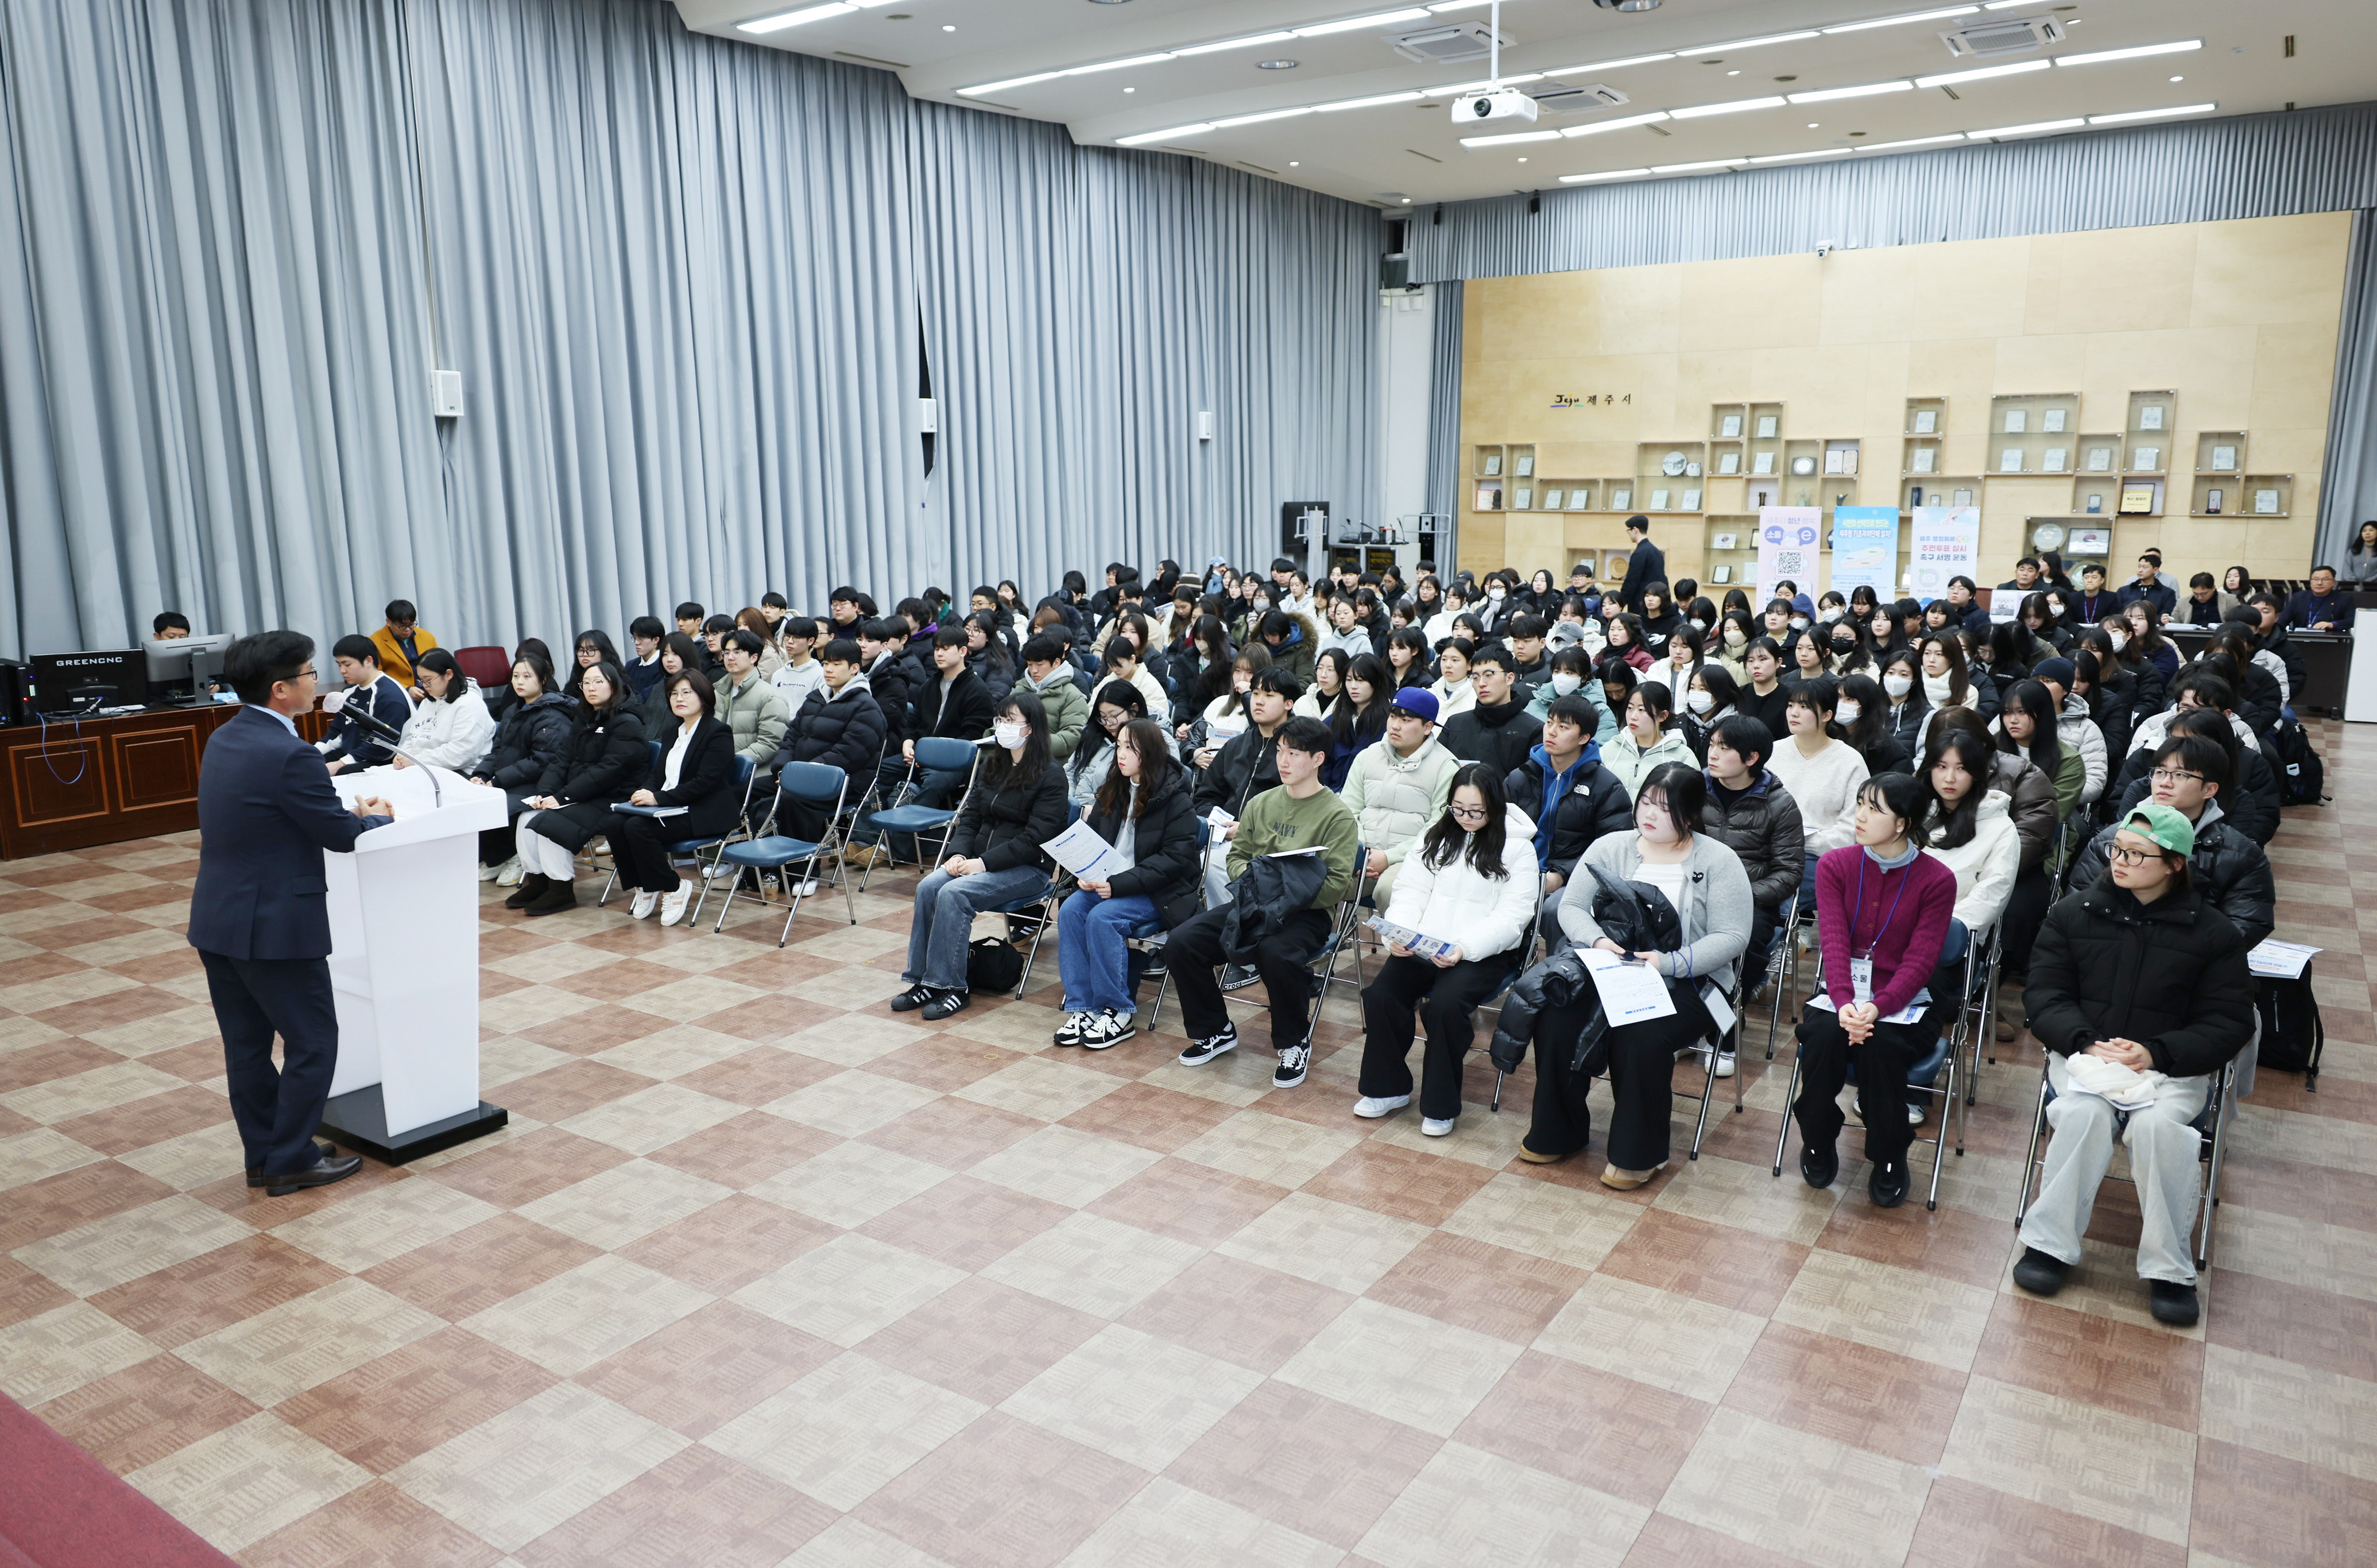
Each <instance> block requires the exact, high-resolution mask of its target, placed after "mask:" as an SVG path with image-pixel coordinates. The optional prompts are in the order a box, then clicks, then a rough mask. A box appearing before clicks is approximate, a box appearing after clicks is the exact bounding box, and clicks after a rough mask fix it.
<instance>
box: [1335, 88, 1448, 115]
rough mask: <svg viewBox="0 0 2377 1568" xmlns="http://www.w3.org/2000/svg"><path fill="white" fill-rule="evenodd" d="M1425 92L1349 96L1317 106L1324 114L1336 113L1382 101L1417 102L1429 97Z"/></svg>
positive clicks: (1373, 106) (1376, 104)
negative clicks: (1339, 100) (1368, 96)
mask: <svg viewBox="0 0 2377 1568" xmlns="http://www.w3.org/2000/svg"><path fill="white" fill-rule="evenodd" d="M1425 97H1427V94H1426V93H1424V92H1416V91H1415V92H1382V93H1380V94H1379V95H1378V96H1377V97H1375V98H1348V99H1344V100H1342V101H1341V102H1335V103H1322V104H1319V105H1317V106H1316V107H1318V108H1319V109H1320V112H1321V113H1322V114H1336V113H1337V112H1338V111H1339V110H1342V109H1376V108H1377V107H1379V106H1380V104H1382V103H1416V102H1419V101H1420V100H1421V99H1423V98H1425Z"/></svg>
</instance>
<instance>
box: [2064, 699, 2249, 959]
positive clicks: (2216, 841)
mask: <svg viewBox="0 0 2377 1568" xmlns="http://www.w3.org/2000/svg"><path fill="white" fill-rule="evenodd" d="M2155 766H2156V768H2157V769H2160V770H2162V771H2163V772H2166V773H2167V774H2168V775H2169V776H2168V777H2166V778H2164V779H2158V780H2156V781H2155V783H2154V785H2153V796H2152V798H2153V800H2154V801H2155V802H2156V803H2159V804H2162V805H2166V806H2170V807H2174V808H2177V809H2178V810H2179V811H2180V814H2182V815H2183V816H2186V817H2188V818H2190V819H2191V820H2193V822H2194V824H2195V844H2194V849H2193V851H2192V854H2191V856H2190V857H2189V858H2190V862H2191V865H2192V880H2193V881H2194V884H2195V887H2196V890H2197V891H2198V892H2201V893H2202V894H2203V895H2204V902H2205V903H2207V904H2211V905H2212V906H2213V907H2214V908H2215V909H2217V910H2219V911H2220V913H2221V914H2223V915H2225V916H2228V921H2229V924H2231V925H2233V926H2235V927H2236V928H2237V929H2238V931H2239V932H2240V934H2241V935H2242V936H2243V937H2244V939H2245V945H2246V946H2247V947H2252V946H2253V945H2254V944H2256V943H2258V942H2260V941H2261V940H2262V939H2264V937H2267V936H2268V935H2269V934H2270V932H2271V931H2272V930H2273V929H2274V928H2275V927H2276V924H2277V903H2278V890H2277V883H2276V880H2275V879H2274V878H2273V877H2272V876H2271V874H2270V857H2269V856H2267V855H2265V854H2264V853H2263V850H2262V846H2261V845H2260V844H2255V843H2254V842H2253V841H2252V839H2250V838H2247V837H2246V836H2245V835H2244V834H2243V833H2241V832H2238V831H2237V830H2236V829H2235V828H2233V827H2231V826H2229V824H2228V820H2227V819H2226V818H2225V817H2224V816H2223V815H2222V814H2221V808H2220V801H2219V798H2218V797H2219V796H2222V795H2225V794H2227V793H2228V782H2229V781H2228V753H2227V752H2225V751H2223V750H2221V748H2220V746H2219V744H2218V743H2217V742H2216V741H2212V740H2207V739H2205V738H2204V737H2203V736H2193V735H2182V736H2177V737H2176V738H2174V739H2170V740H2167V741H2165V742H2164V743H2163V744H2162V746H2161V747H2160V748H2157V751H2156V757H2155ZM2119 832H2120V827H2119V826H2118V825H2116V826H2113V827H2108V828H2106V829H2105V830H2103V831H2102V832H2099V833H2097V835H2096V837H2095V838H2092V839H2090V840H2089V841H2088V843H2087V845H2086V846H2085V847H2084V848H2083V849H2082V850H2081V851H2080V853H2079V854H2077V855H2075V856H2072V868H2071V870H2070V872H2069V873H2068V874H2067V880H2068V881H2069V883H2070V885H2071V888H2072V892H2086V891H2087V890H2088V889H2089V888H2091V887H2094V886H2095V885H2096V882H2097V880H2099V879H2101V878H2102V877H2103V876H2104V874H2105V868H2106V867H2107V865H2108V857H2109V856H2110V855H2111V852H2112V845H2113V839H2114V836H2115V835H2116V834H2117V833H2119Z"/></svg>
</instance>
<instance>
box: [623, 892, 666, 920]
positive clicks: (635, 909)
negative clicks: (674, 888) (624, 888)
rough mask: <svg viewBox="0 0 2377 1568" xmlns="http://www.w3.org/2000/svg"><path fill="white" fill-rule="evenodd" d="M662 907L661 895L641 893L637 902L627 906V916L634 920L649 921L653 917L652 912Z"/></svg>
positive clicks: (638, 893)
mask: <svg viewBox="0 0 2377 1568" xmlns="http://www.w3.org/2000/svg"><path fill="white" fill-rule="evenodd" d="M660 906H661V895H660V894H658V893H656V892H641V891H639V892H637V894H636V900H635V902H634V903H633V904H628V905H627V916H628V918H629V919H632V920H649V919H651V917H652V911H653V910H655V909H658V908H659V907H660Z"/></svg>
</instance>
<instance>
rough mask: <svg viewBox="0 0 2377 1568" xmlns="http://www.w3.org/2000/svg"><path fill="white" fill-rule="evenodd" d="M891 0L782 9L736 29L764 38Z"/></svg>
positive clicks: (858, 0) (845, 1)
mask: <svg viewBox="0 0 2377 1568" xmlns="http://www.w3.org/2000/svg"><path fill="white" fill-rule="evenodd" d="M890 3H891V0H832V3H831V4H830V5H824V6H803V7H801V8H800V9H799V10H796V11H781V12H778V13H777V14H776V15H775V16H772V17H756V18H753V19H751V20H750V21H747V22H737V23H735V31H736V32H747V33H749V34H751V35H752V36H753V37H754V38H764V37H766V36H767V35H768V34H769V33H771V32H782V31H783V30H785V29H786V28H794V27H802V26H805V25H806V24H807V23H810V22H821V21H824V20H825V19H826V18H829V17H846V16H848V15H850V13H851V12H853V11H866V10H872V9H873V8H874V7H875V6H889V5H890Z"/></svg>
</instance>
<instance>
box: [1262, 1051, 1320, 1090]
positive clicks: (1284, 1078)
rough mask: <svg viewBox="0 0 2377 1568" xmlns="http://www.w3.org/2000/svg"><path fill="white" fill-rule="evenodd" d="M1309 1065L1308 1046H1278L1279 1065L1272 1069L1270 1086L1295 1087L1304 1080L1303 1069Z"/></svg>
mask: <svg viewBox="0 0 2377 1568" xmlns="http://www.w3.org/2000/svg"><path fill="white" fill-rule="evenodd" d="M1311 1065H1312V1047H1310V1046H1282V1047H1279V1065H1278V1066H1277V1067H1276V1068H1273V1069H1272V1075H1271V1086H1272V1088H1274V1089H1293V1088H1295V1087H1296V1085H1297V1084H1298V1083H1303V1082H1304V1070H1305V1069H1306V1068H1308V1067H1309V1066H1311Z"/></svg>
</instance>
